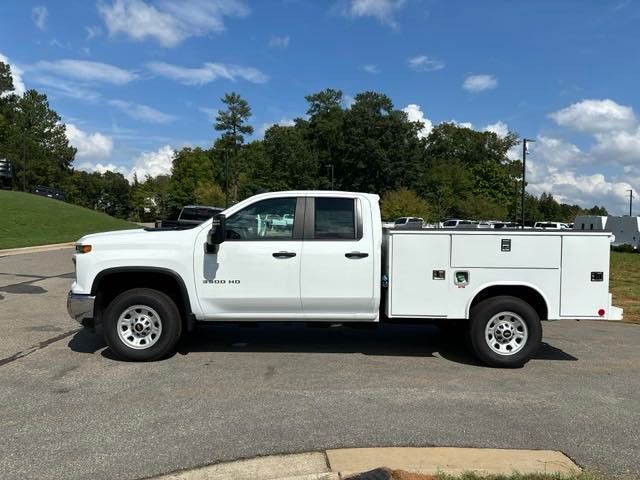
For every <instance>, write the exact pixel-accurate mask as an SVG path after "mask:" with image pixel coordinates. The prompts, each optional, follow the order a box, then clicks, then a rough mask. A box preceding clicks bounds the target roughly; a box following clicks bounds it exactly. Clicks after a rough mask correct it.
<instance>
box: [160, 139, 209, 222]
mask: <svg viewBox="0 0 640 480" xmlns="http://www.w3.org/2000/svg"><path fill="white" fill-rule="evenodd" d="M217 172H218V168H217V163H216V162H215V161H214V159H213V152H212V151H211V150H203V149H202V148H199V147H196V148H190V147H186V148H183V149H182V150H179V151H177V152H176V153H175V155H174V157H173V163H172V166H171V184H170V186H169V202H168V206H169V209H170V210H171V211H172V212H173V214H174V215H175V214H177V213H178V212H179V211H180V209H181V208H182V207H184V206H185V205H188V204H192V203H195V196H194V191H195V189H196V186H197V185H198V183H200V182H210V181H213V180H214V179H215V178H216V175H217Z"/></svg>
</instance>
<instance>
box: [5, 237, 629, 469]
mask: <svg viewBox="0 0 640 480" xmlns="http://www.w3.org/2000/svg"><path fill="white" fill-rule="evenodd" d="M70 256H71V250H70V249H67V250H59V251H54V252H47V253H37V254H24V255H17V256H13V257H3V258H0V329H1V330H0V331H1V332H2V333H1V334H0V472H2V474H1V476H2V478H3V479H8V480H11V479H26V478H29V479H30V478H42V479H46V478H52V479H53V478H74V479H75V478H77V479H85V478H92V479H103V478H104V479H137V478H142V477H146V476H151V475H157V474H161V473H166V472H170V471H174V470H178V469H183V468H190V467H195V466H198V465H205V464H209V463H214V462H221V461H228V460H235V459H239V458H248V457H253V456H256V455H268V454H276V453H293V452H302V451H314V450H323V449H326V448H347V447H371V446H460V447H489V448H525V449H551V450H560V451H562V452H564V453H566V454H567V455H568V456H569V457H571V458H572V459H573V460H574V461H575V462H577V463H578V464H579V465H581V466H582V467H586V468H588V469H590V470H594V471H601V472H605V473H606V474H608V475H609V476H610V477H620V478H638V476H640V460H639V459H640V446H639V445H640V375H639V374H640V367H639V365H640V347H639V346H640V325H630V324H621V323H606V322H585V321H583V322H576V321H562V322H545V324H544V342H545V343H544V345H543V347H542V349H541V350H540V351H539V353H538V354H537V356H536V358H535V359H534V360H532V361H531V362H529V363H528V364H527V365H526V366H525V367H523V368H522V369H517V370H500V369H491V368H487V367H484V366H482V365H479V364H478V363H476V362H475V361H474V359H473V358H472V357H471V356H470V355H468V354H467V353H466V352H465V350H464V348H462V347H461V346H460V342H458V341H457V340H456V339H451V338H448V337H446V336H444V335H442V334H440V333H439V332H438V331H437V330H436V329H434V328H432V327H429V326H383V327H381V328H377V329H371V330H370V329H353V328H346V327H343V328H328V329H320V328H309V327H305V326H303V325H297V326H287V325H266V326H259V327H255V328H251V327H239V326H233V325H214V326H210V327H202V328H199V329H198V330H197V332H196V333H195V334H194V335H191V336H190V337H188V338H186V339H184V340H183V341H182V342H181V344H180V346H179V352H178V353H177V354H176V355H174V356H173V357H171V358H169V359H166V360H163V361H159V362H153V363H145V364H142V363H138V364H136V363H126V362H120V361H117V360H115V359H114V358H113V357H112V356H111V354H110V352H109V350H108V349H106V348H105V347H104V344H103V342H102V340H101V339H100V338H99V337H97V336H95V335H92V334H90V333H89V332H87V331H85V330H77V328H78V326H77V324H75V323H74V322H73V321H72V320H70V319H69V318H68V317H67V315H66V311H65V306H64V305H65V297H66V292H67V290H68V288H69V285H70V283H71V281H72V280H71V277H72V271H73V266H72V263H71V260H70Z"/></svg>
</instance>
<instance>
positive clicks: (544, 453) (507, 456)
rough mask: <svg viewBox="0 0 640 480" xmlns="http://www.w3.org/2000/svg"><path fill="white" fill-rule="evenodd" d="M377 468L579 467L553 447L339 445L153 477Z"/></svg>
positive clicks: (281, 476)
mask: <svg viewBox="0 0 640 480" xmlns="http://www.w3.org/2000/svg"><path fill="white" fill-rule="evenodd" d="M380 467H387V468H389V469H392V470H405V471H409V472H412V473H422V474H436V473H446V474H450V475H459V474H462V473H464V472H473V473H478V474H511V473H515V472H517V473H522V474H528V473H549V474H562V475H568V474H576V473H579V472H580V467H578V466H577V465H576V464H575V463H574V462H573V461H571V459H569V458H568V457H567V456H566V455H564V454H563V453H561V452H558V451H553V450H507V449H493V448H449V447H433V448H413V447H405V448H402V447H400V448H396V447H389V448H343V449H337V450H326V451H324V452H310V453H297V454H292V455H273V456H268V457H257V458H253V459H248V460H239V461H236V462H228V463H220V464H216V465H209V466H206V467H201V468H195V469H191V470H184V471H181V472H176V473H171V474H168V475H162V476H158V477H153V478H154V480H227V479H233V480H340V479H344V478H347V477H348V476H351V475H355V474H358V473H362V472H367V471H371V470H374V469H376V468H380Z"/></svg>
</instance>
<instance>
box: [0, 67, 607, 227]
mask: <svg viewBox="0 0 640 480" xmlns="http://www.w3.org/2000/svg"><path fill="white" fill-rule="evenodd" d="M305 99H306V101H307V111H306V115H305V117H304V118H296V119H295V120H294V124H293V125H292V126H279V125H274V126H272V127H270V128H268V129H267V130H266V131H265V133H264V137H263V138H262V139H259V140H251V141H247V137H248V136H250V135H251V134H253V132H254V129H253V127H252V126H251V124H250V123H249V121H250V118H251V107H250V105H249V103H248V102H247V101H246V100H245V99H243V98H242V97H241V96H240V95H239V94H237V93H235V92H232V93H228V94H226V95H225V96H224V97H223V98H222V99H221V102H222V103H223V105H224V108H223V109H220V110H219V113H218V115H217V117H216V121H215V123H214V125H213V128H214V129H215V130H216V131H218V132H220V134H219V137H218V138H217V139H216V140H215V141H214V142H213V145H212V146H211V147H210V148H200V147H187V148H183V149H181V150H178V151H176V152H175V154H174V157H173V162H172V169H171V174H170V175H167V176H158V177H155V178H151V177H146V178H135V177H134V179H133V182H132V183H130V182H129V181H128V180H127V179H126V178H125V177H124V176H123V175H122V174H121V173H115V172H105V173H102V174H101V173H98V172H93V173H89V172H84V171H77V170H74V169H73V159H74V155H75V153H76V150H75V148H73V147H72V146H71V145H70V144H69V142H68V140H67V137H66V135H65V126H64V124H63V123H62V121H61V119H60V117H59V116H58V115H57V113H56V112H55V111H54V110H53V109H51V107H50V106H49V104H48V100H47V97H46V95H43V94H41V93H38V92H37V91H35V90H29V91H27V92H25V93H24V94H23V95H22V96H18V95H16V94H15V93H13V84H12V80H11V72H10V69H9V66H8V65H6V64H2V63H0V158H6V159H8V160H9V162H10V163H11V165H12V167H13V181H12V185H11V187H12V188H14V189H18V190H26V191H29V190H30V189H31V188H32V187H34V186H35V185H44V186H49V187H55V188H60V189H62V190H64V191H65V192H66V194H67V200H68V201H70V202H73V203H76V204H78V205H81V206H84V207H88V208H92V209H96V210H101V211H104V212H106V213H108V214H110V215H114V216H117V217H121V218H130V219H134V220H153V219H155V218H169V217H171V216H174V215H176V214H177V212H178V211H179V210H180V208H181V207H182V206H184V205H187V204H203V205H214V206H225V204H227V203H228V204H233V203H235V202H237V201H239V200H241V199H243V198H246V197H248V196H250V195H253V194H255V193H257V192H262V191H275V190H293V189H335V190H351V191H363V192H373V193H378V194H380V195H381V196H382V213H383V216H384V217H385V218H386V219H392V218H394V217H397V216H419V217H422V218H424V219H425V220H427V221H437V220H440V219H443V218H447V217H449V218H451V217H459V218H470V219H500V220H510V219H513V220H515V219H519V218H520V215H521V212H520V193H519V192H520V191H521V188H522V176H521V175H522V174H521V172H522V163H521V162H520V161H519V160H511V159H509V158H508V156H507V152H508V150H509V149H510V148H511V147H513V146H514V145H516V144H517V143H518V136H517V135H516V134H515V133H513V132H509V134H507V135H506V136H504V137H501V136H498V135H497V134H495V133H493V132H479V131H475V130H471V129H469V128H465V127H462V126H460V125H456V124H453V123H441V124H439V125H437V126H435V127H434V128H433V129H432V130H431V132H430V133H429V134H428V135H427V136H425V135H423V134H422V131H423V128H424V125H423V124H422V123H421V122H414V121H410V120H409V118H408V117H407V114H406V113H405V112H403V111H402V110H400V109H397V108H396V107H395V106H394V105H393V102H392V100H391V99H390V98H389V97H388V96H387V95H384V94H382V93H378V92H363V93H360V94H358V95H356V96H355V97H354V99H353V103H351V104H350V105H349V106H346V105H345V99H344V97H343V94H342V92H341V91H340V90H334V89H326V90H322V91H320V92H316V93H313V94H311V95H308V96H307V97H305ZM525 211H526V218H527V222H534V221H539V220H549V221H564V222H570V221H573V219H574V218H575V216H576V215H577V214H582V213H588V214H599V215H600V214H602V215H606V210H605V209H604V208H603V207H598V206H594V207H593V208H591V209H588V210H585V209H583V208H581V207H580V206H578V205H568V204H562V203H559V202H557V201H556V200H555V199H554V198H553V196H552V195H551V194H547V193H544V194H542V195H541V196H540V197H536V196H533V195H527V196H526V206H525Z"/></svg>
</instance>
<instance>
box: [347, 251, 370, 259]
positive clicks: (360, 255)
mask: <svg viewBox="0 0 640 480" xmlns="http://www.w3.org/2000/svg"><path fill="white" fill-rule="evenodd" d="M344 256H345V257H347V258H366V257H368V256H369V254H368V253H363V252H348V253H345V254H344Z"/></svg>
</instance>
